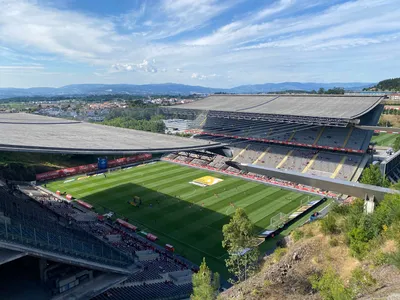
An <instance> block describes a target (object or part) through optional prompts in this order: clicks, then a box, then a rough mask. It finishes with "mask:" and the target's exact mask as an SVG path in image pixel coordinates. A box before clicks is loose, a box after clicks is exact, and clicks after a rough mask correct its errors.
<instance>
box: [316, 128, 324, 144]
mask: <svg viewBox="0 0 400 300" xmlns="http://www.w3.org/2000/svg"><path fill="white" fill-rule="evenodd" d="M324 130H325V126H324V127H322V128H321V130H320V131H319V132H318V135H317V137H316V138H315V141H314V143H313V145H316V144H317V143H318V141H319V139H320V138H321V136H322V133H323V132H324Z"/></svg>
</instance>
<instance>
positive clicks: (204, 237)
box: [47, 162, 320, 275]
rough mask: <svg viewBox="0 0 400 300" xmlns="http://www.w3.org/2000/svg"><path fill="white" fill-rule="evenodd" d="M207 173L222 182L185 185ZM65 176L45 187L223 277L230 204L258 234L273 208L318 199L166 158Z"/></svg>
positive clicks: (294, 206)
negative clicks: (123, 221) (119, 219)
mask: <svg viewBox="0 0 400 300" xmlns="http://www.w3.org/2000/svg"><path fill="white" fill-rule="evenodd" d="M206 175H210V176H214V177H217V178H220V179H223V181H222V182H220V183H217V184H215V185H212V186H207V187H200V186H196V185H193V184H190V183H189V182H190V181H192V180H194V179H197V178H200V177H202V176H206ZM78 177H79V176H78ZM65 180H66V179H63V180H61V181H55V182H51V183H48V184H47V188H48V189H50V190H52V191H56V190H60V191H61V192H67V193H69V194H71V195H72V196H73V197H75V198H78V199H81V200H84V201H86V202H88V203H90V204H92V205H94V207H95V209H96V211H97V212H99V213H105V212H108V211H110V210H111V211H113V212H115V213H117V214H118V215H119V216H124V217H128V218H129V222H130V223H132V224H134V225H137V226H138V227H139V229H141V230H144V231H146V232H150V233H153V234H155V235H157V236H158V237H159V243H160V244H161V245H164V244H166V243H169V244H172V245H174V247H175V249H176V251H177V253H179V254H181V255H183V256H185V257H187V258H188V259H189V260H191V261H193V262H195V263H200V262H201V260H202V258H203V257H206V259H207V263H208V265H209V266H210V267H211V268H212V269H214V270H217V271H219V272H221V273H222V274H223V275H226V272H225V271H224V270H225V266H224V258H226V251H225V250H224V249H223V248H222V246H221V241H222V226H223V225H224V224H226V223H228V222H229V216H230V215H231V214H233V213H234V210H235V209H234V208H233V207H232V206H231V205H230V203H233V204H234V205H235V206H236V207H242V208H244V210H245V211H246V213H247V214H248V215H249V217H250V219H251V221H252V222H253V223H254V224H255V226H256V228H257V230H258V231H259V232H261V231H262V230H263V229H266V228H267V227H268V226H269V224H270V218H271V217H273V216H275V215H276V214H277V213H278V212H283V213H289V212H292V211H294V210H295V209H297V208H298V207H299V206H300V204H301V202H302V201H303V202H307V201H308V200H310V201H311V200H315V199H318V198H320V197H318V196H310V195H307V194H302V193H298V192H292V191H288V190H283V189H280V188H279V187H273V186H268V185H264V184H261V183H257V182H254V181H247V180H244V179H240V178H236V177H232V176H225V175H222V174H218V173H212V172H209V171H205V170H199V169H194V168H189V167H185V166H180V165H176V164H171V163H167V162H157V163H155V164H147V165H142V166H137V167H134V168H131V169H126V170H121V171H116V172H113V173H108V174H107V178H104V176H96V177H89V178H85V179H82V180H76V181H73V182H68V183H64V181H65ZM134 196H139V197H140V198H141V199H142V202H143V204H142V206H140V207H135V206H133V205H130V204H129V203H128V201H130V200H132V199H133V197H134ZM202 205H204V207H202Z"/></svg>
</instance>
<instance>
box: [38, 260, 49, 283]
mask: <svg viewBox="0 0 400 300" xmlns="http://www.w3.org/2000/svg"><path fill="white" fill-rule="evenodd" d="M46 268H47V260H46V259H45V258H39V272H40V281H41V282H42V283H46V282H47V272H46Z"/></svg>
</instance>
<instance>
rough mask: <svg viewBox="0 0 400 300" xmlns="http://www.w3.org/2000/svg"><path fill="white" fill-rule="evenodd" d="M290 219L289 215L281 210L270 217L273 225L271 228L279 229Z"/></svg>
mask: <svg viewBox="0 0 400 300" xmlns="http://www.w3.org/2000/svg"><path fill="white" fill-rule="evenodd" d="M287 220H288V215H286V214H284V213H282V212H279V213H278V214H276V215H275V216H273V217H272V218H271V219H270V224H269V226H270V227H271V229H278V228H281V227H283V225H285V223H286V222H287Z"/></svg>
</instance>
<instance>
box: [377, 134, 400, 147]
mask: <svg viewBox="0 0 400 300" xmlns="http://www.w3.org/2000/svg"><path fill="white" fill-rule="evenodd" d="M398 136H399V135H398V134H393V133H385V132H381V133H379V134H378V135H375V134H374V135H373V136H372V140H371V142H374V143H376V144H377V145H378V146H387V147H392V146H393V143H394V141H395V140H396V138H397V137H398Z"/></svg>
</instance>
